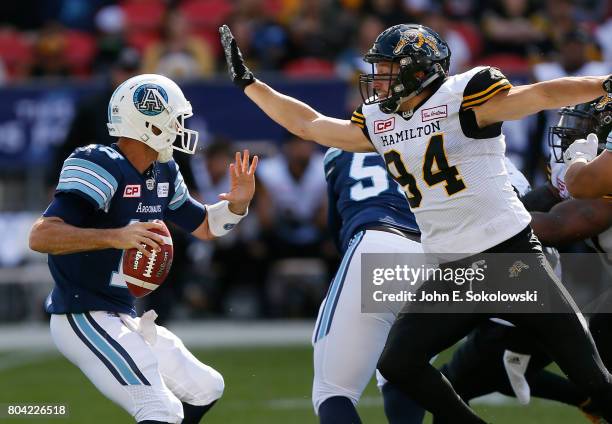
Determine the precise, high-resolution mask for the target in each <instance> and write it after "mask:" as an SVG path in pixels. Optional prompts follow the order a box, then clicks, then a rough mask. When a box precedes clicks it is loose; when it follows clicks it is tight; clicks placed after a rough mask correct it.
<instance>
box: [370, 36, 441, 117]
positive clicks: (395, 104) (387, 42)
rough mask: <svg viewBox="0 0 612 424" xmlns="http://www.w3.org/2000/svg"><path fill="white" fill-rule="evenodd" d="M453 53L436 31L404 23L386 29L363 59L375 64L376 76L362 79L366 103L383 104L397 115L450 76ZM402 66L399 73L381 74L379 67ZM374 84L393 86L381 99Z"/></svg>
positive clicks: (384, 108) (382, 109)
mask: <svg viewBox="0 0 612 424" xmlns="http://www.w3.org/2000/svg"><path fill="white" fill-rule="evenodd" d="M450 57H451V52H450V49H449V47H448V44H446V42H445V41H444V40H443V39H442V37H440V36H439V35H438V34H437V33H436V32H435V31H434V30H432V29H431V28H428V27H426V26H423V25H416V24H401V25H395V26H392V27H390V28H387V29H386V30H384V31H383V32H382V33H381V34H380V35H379V36H378V37H376V40H375V41H374V45H373V46H372V48H371V49H370V50H369V51H368V52H367V53H366V54H365V56H364V57H363V59H364V60H365V61H366V62H368V63H371V64H372V73H370V74H362V75H361V76H360V77H359V89H360V92H361V98H362V99H363V102H364V104H366V105H368V104H376V103H378V104H379V107H380V110H381V111H382V112H384V113H395V112H397V110H398V109H399V107H400V104H401V103H402V102H404V101H406V100H408V99H410V98H412V97H414V96H416V95H418V94H420V93H421V92H422V91H423V90H424V89H425V88H426V87H429V86H430V85H431V84H432V83H434V82H436V83H439V84H441V83H442V81H444V79H445V78H446V77H447V76H448V68H449V66H450ZM378 62H393V63H397V64H399V71H398V72H397V73H389V74H377V73H376V69H375V64H376V63H378ZM374 81H385V82H388V83H389V94H388V95H387V97H385V98H380V97H379V96H378V93H376V90H375V89H374V87H373V83H374Z"/></svg>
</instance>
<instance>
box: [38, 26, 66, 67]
mask: <svg viewBox="0 0 612 424" xmlns="http://www.w3.org/2000/svg"><path fill="white" fill-rule="evenodd" d="M66 47H67V42H66V32H65V29H64V27H62V26H61V25H60V24H58V23H57V22H48V23H47V24H46V25H45V26H44V27H43V28H42V29H41V30H40V32H39V33H38V37H37V40H36V44H35V46H34V63H33V66H32V69H31V70H30V75H31V76H33V77H66V76H68V75H69V74H70V69H69V67H68V62H67V60H66Z"/></svg>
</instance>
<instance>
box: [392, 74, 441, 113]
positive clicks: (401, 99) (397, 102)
mask: <svg viewBox="0 0 612 424" xmlns="http://www.w3.org/2000/svg"><path fill="white" fill-rule="evenodd" d="M439 76H440V75H439V74H437V73H434V74H433V75H431V76H430V77H429V78H427V79H426V80H425V81H424V82H423V84H422V85H421V86H420V87H419V89H418V90H414V91H413V92H412V93H410V94H408V95H407V96H402V97H397V98H396V99H393V97H391V98H390V99H388V100H387V101H385V102H384V103H386V102H389V103H391V102H390V100H394V102H395V108H394V109H392V110H391V109H389V108H388V107H387V106H384V108H385V109H386V110H389V112H385V110H383V112H385V113H397V111H398V110H399V108H400V106H401V105H402V104H403V103H405V102H406V101H408V100H410V99H412V98H413V97H415V96H418V95H419V94H421V93H422V92H423V90H425V89H426V88H427V87H428V86H429V85H430V84H431V83H432V82H434V81H435V80H436V79H438V77H439ZM381 105H382V103H381ZM381 109H382V108H381ZM404 113H405V114H406V116H405V117H410V116H412V109H411V110H410V111H405V112H404Z"/></svg>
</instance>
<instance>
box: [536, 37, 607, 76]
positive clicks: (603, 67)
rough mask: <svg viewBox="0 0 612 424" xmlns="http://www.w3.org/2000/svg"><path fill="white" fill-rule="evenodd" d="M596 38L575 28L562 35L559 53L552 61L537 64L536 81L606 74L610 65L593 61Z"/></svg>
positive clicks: (558, 48)
mask: <svg viewBox="0 0 612 424" xmlns="http://www.w3.org/2000/svg"><path fill="white" fill-rule="evenodd" d="M593 48H594V40H593V39H592V38H591V37H590V36H589V35H588V34H587V33H586V32H584V31H582V30H579V29H576V28H575V29H573V30H571V31H568V32H566V33H565V34H563V35H561V37H560V40H559V42H558V43H557V45H556V52H557V55H556V57H554V58H553V59H555V60H552V61H550V62H544V63H539V64H536V65H535V66H534V67H533V74H534V78H535V80H536V81H545V80H549V79H553V78H560V77H565V76H582V75H606V74H608V73H610V71H611V69H610V65H608V64H605V63H603V62H599V61H593V60H591V59H590V57H589V52H592V49H593Z"/></svg>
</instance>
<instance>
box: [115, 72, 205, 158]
mask: <svg viewBox="0 0 612 424" xmlns="http://www.w3.org/2000/svg"><path fill="white" fill-rule="evenodd" d="M192 115H193V112H192V111H191V103H189V102H188V101H187V99H186V98H185V96H184V95H183V92H182V91H181V89H180V88H179V86H178V85H176V83H175V82H174V81H172V80H171V79H169V78H166V77H164V76H162V75H155V74H143V75H137V76H135V77H132V78H130V79H128V80H126V81H124V82H123V83H122V84H121V85H119V87H117V89H116V90H115V92H114V93H113V95H112V96H111V99H110V102H109V103H108V124H107V126H108V133H109V134H110V135H111V136H113V137H128V138H132V139H135V140H139V141H142V142H143V143H145V144H146V145H147V146H149V147H151V148H152V149H154V150H156V151H157V152H159V153H160V154H159V156H158V158H159V160H161V161H167V160H170V158H171V157H172V151H173V150H178V151H180V152H184V153H189V154H193V153H195V149H196V146H197V144H198V132H197V131H194V130H190V129H187V128H185V119H186V118H189V117H190V116H192ZM175 140H178V143H177V144H176V145H175V144H174V143H175Z"/></svg>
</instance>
